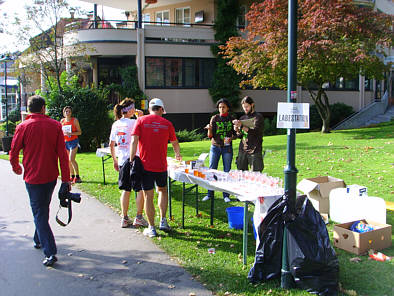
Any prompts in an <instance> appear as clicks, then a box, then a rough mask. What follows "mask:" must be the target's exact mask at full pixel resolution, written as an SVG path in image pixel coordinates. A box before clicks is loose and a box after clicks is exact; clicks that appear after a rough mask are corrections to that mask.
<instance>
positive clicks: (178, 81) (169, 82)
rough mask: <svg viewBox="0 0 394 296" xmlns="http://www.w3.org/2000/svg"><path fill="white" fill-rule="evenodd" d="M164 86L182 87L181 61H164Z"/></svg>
mask: <svg viewBox="0 0 394 296" xmlns="http://www.w3.org/2000/svg"><path fill="white" fill-rule="evenodd" d="M165 73H166V75H165V77H166V86H168V87H182V60H181V59H177V58H175V59H165Z"/></svg>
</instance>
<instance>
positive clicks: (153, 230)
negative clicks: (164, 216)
mask: <svg viewBox="0 0 394 296" xmlns="http://www.w3.org/2000/svg"><path fill="white" fill-rule="evenodd" d="M143 234H144V235H146V236H149V237H156V236H157V232H156V228H155V227H151V226H149V227H148V228H145V229H144V232H143Z"/></svg>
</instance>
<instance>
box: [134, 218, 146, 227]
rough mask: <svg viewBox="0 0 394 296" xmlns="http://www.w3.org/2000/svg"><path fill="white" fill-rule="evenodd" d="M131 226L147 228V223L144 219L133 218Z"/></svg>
mask: <svg viewBox="0 0 394 296" xmlns="http://www.w3.org/2000/svg"><path fill="white" fill-rule="evenodd" d="M133 225H134V226H135V227H148V226H149V223H148V222H147V221H146V220H145V219H144V217H142V218H141V219H139V218H137V217H135V218H134V222H133Z"/></svg>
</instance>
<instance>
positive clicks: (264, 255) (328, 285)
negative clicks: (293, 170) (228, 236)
mask: <svg viewBox="0 0 394 296" xmlns="http://www.w3.org/2000/svg"><path fill="white" fill-rule="evenodd" d="M285 225H286V227H287V228H288V231H287V242H288V248H287V254H288V264H289V266H290V272H291V274H292V277H293V280H294V282H295V284H296V287H298V288H300V289H303V290H306V291H308V292H310V293H314V294H318V295H321V296H323V295H324V296H331V295H337V294H338V271H339V264H338V259H337V257H336V254H335V251H334V249H333V248H332V246H331V244H330V239H329V236H328V232H327V228H326V226H325V224H324V221H323V219H322V218H321V216H320V214H319V213H318V212H317V211H316V210H315V209H314V208H313V206H312V204H311V202H310V201H309V200H308V199H307V198H306V196H300V197H298V198H297V201H296V206H295V213H290V211H289V204H288V199H287V197H286V196H283V197H282V198H280V199H279V200H277V201H276V202H275V203H274V204H273V205H272V206H271V207H270V209H269V210H268V213H267V216H266V217H265V219H264V220H263V222H262V223H261V224H260V226H259V229H258V235H259V244H258V246H257V248H256V257H255V263H254V265H253V267H252V268H251V269H250V271H249V274H248V279H249V281H251V282H252V283H257V282H262V281H266V280H269V279H273V278H279V277H280V275H281V267H282V243H283V230H284V227H285Z"/></svg>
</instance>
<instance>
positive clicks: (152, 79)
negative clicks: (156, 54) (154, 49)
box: [145, 58, 164, 88]
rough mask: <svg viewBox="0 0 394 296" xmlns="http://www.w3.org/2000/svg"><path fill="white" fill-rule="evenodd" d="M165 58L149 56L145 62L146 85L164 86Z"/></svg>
mask: <svg viewBox="0 0 394 296" xmlns="http://www.w3.org/2000/svg"><path fill="white" fill-rule="evenodd" d="M163 66H164V60H163V59H161V58H147V59H146V63H145V72H146V79H145V81H146V86H147V87H149V86H153V87H158V88H163V87H164V67H163Z"/></svg>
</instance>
